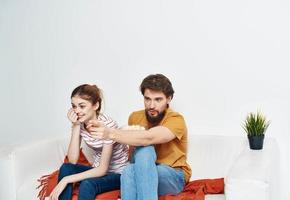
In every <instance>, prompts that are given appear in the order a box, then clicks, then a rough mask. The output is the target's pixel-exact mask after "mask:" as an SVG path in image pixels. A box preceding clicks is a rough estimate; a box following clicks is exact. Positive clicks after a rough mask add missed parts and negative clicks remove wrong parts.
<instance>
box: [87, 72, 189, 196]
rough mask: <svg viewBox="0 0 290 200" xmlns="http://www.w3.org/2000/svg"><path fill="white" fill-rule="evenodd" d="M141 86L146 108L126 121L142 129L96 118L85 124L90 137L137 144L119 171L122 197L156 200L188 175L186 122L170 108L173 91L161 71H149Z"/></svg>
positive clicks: (174, 191)
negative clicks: (114, 126)
mask: <svg viewBox="0 0 290 200" xmlns="http://www.w3.org/2000/svg"><path fill="white" fill-rule="evenodd" d="M140 90H141V92H142V94H143V96H144V105H145V110H140V111H137V112H133V113H132V114H131V115H130V117H129V122H128V124H129V125H139V126H143V127H145V130H119V129H111V128H107V127H105V126H103V125H102V124H101V123H99V122H97V121H92V122H90V124H89V125H88V127H87V128H88V130H89V131H90V132H91V134H92V135H93V137H96V138H103V139H111V140H114V141H116V142H119V143H123V144H128V145H131V146H135V147H136V148H135V150H134V153H133V157H132V160H131V163H130V164H129V165H128V166H127V167H126V168H125V169H124V171H123V172H122V175H121V197H122V200H157V199H158V195H165V194H178V193H179V192H181V191H182V190H183V188H184V185H185V184H186V183H187V182H188V181H189V178H190V176H191V169H190V167H189V165H188V164H187V163H186V158H187V128H186V124H185V121H184V119H183V117H182V115H180V114H179V113H177V112H174V111H173V110H172V109H170V108H169V103H170V102H171V100H172V98H173V94H174V90H173V88H172V85H171V82H170V80H169V79H168V78H167V77H165V76H164V75H162V74H154V75H149V76H147V77H146V78H145V79H144V80H143V81H142V83H141V85H140Z"/></svg>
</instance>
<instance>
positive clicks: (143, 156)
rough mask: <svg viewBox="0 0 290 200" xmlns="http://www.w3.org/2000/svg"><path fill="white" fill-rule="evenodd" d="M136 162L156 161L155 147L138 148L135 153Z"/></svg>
mask: <svg viewBox="0 0 290 200" xmlns="http://www.w3.org/2000/svg"><path fill="white" fill-rule="evenodd" d="M134 160H135V162H138V161H144V162H149V161H154V162H155V161H156V152H155V149H154V147H153V146H151V145H150V146H145V147H137V148H136V149H135V152H134Z"/></svg>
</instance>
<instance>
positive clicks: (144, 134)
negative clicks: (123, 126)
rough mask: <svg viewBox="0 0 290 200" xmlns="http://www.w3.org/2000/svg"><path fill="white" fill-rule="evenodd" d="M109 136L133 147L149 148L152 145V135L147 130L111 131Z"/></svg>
mask: <svg viewBox="0 0 290 200" xmlns="http://www.w3.org/2000/svg"><path fill="white" fill-rule="evenodd" d="M108 136H109V139H111V140H114V141H116V142H119V143H122V144H128V145H131V146H148V145H151V144H152V143H151V142H152V135H151V134H150V132H149V131H145V130H144V131H141V130H137V131H134V130H120V129H111V130H110V131H109V135H108Z"/></svg>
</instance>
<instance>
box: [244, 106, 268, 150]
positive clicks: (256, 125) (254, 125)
mask: <svg viewBox="0 0 290 200" xmlns="http://www.w3.org/2000/svg"><path fill="white" fill-rule="evenodd" d="M269 125H270V121H267V120H266V117H265V116H263V115H262V114H261V113H260V112H257V113H256V114H255V113H249V114H248V116H247V118H246V120H245V121H244V124H243V128H244V130H245V131H246V133H247V135H248V139H249V144H250V149H254V150H259V149H262V148H263V142H264V137H265V132H266V130H267V128H268V127H269Z"/></svg>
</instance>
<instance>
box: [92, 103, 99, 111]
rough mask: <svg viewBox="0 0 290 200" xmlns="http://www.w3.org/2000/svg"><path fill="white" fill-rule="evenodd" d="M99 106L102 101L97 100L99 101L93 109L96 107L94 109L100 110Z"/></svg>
mask: <svg viewBox="0 0 290 200" xmlns="http://www.w3.org/2000/svg"><path fill="white" fill-rule="evenodd" d="M99 107H100V103H99V102H97V103H96V104H95V105H94V107H93V109H94V110H98V108H99Z"/></svg>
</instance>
